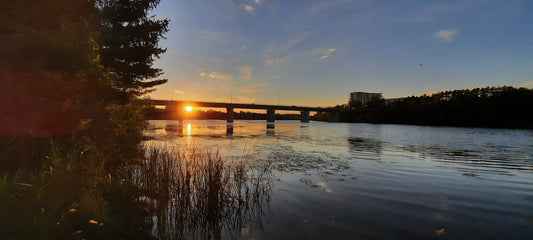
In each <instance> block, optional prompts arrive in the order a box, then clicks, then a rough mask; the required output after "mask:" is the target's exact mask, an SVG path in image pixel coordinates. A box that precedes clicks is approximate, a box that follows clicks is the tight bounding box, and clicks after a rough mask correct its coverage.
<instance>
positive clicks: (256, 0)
mask: <svg viewBox="0 0 533 240" xmlns="http://www.w3.org/2000/svg"><path fill="white" fill-rule="evenodd" d="M254 1H255V4H261V2H262V0H254Z"/></svg>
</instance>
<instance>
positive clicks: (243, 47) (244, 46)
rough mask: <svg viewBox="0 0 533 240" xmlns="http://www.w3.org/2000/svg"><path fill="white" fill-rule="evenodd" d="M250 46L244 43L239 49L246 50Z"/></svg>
mask: <svg viewBox="0 0 533 240" xmlns="http://www.w3.org/2000/svg"><path fill="white" fill-rule="evenodd" d="M247 48H248V47H247V46H246V45H242V47H240V48H239V49H238V50H239V51H246V49H247Z"/></svg>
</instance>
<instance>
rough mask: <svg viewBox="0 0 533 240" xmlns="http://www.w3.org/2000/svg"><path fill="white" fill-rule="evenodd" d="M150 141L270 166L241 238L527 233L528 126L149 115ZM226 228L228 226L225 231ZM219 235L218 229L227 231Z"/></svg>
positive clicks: (531, 153) (532, 146) (532, 164)
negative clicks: (254, 215) (257, 207)
mask: <svg viewBox="0 0 533 240" xmlns="http://www.w3.org/2000/svg"><path fill="white" fill-rule="evenodd" d="M145 134H146V135H147V136H149V137H151V138H152V139H153V140H151V142H155V143H160V144H166V145H169V146H175V147H177V148H178V149H179V148H186V147H188V146H191V145H194V146H197V147H198V149H200V150H201V151H206V152H211V153H215V152H216V153H218V154H219V155H220V156H222V157H223V158H226V159H235V158H242V157H243V156H249V157H247V158H246V159H248V160H247V161H257V162H268V163H270V164H271V166H272V168H273V176H274V177H273V180H272V189H271V192H270V193H269V195H270V196H269V198H268V199H269V200H268V201H267V202H266V203H265V204H266V205H267V206H265V208H264V209H267V210H266V211H265V213H264V214H262V216H261V218H262V219H261V220H260V221H257V220H253V221H252V220H250V222H251V223H250V224H247V225H246V226H242V229H240V232H239V234H238V235H237V236H232V237H236V238H242V239H249V238H253V239H531V236H533V131H531V130H509V129H480V128H453V127H428V126H409V125H377V124H376V125H375V124H354V123H325V122H311V123H309V124H307V125H305V126H301V124H300V122H298V121H276V125H275V128H274V129H267V127H266V123H265V121H244V120H243V121H235V123H234V125H233V133H232V134H228V133H227V128H226V122H225V121H220V120H190V121H187V120H186V121H185V122H184V123H183V127H180V126H179V125H178V122H177V121H150V128H149V130H148V131H146V133H145ZM226 237H228V236H226ZM228 238H229V237H228Z"/></svg>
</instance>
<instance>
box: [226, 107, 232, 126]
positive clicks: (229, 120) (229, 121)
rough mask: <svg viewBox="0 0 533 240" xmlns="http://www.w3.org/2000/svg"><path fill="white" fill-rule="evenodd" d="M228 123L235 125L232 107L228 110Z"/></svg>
mask: <svg viewBox="0 0 533 240" xmlns="http://www.w3.org/2000/svg"><path fill="white" fill-rule="evenodd" d="M226 122H227V123H233V108H232V107H227V108H226Z"/></svg>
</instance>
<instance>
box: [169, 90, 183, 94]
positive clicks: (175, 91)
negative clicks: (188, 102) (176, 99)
mask: <svg viewBox="0 0 533 240" xmlns="http://www.w3.org/2000/svg"><path fill="white" fill-rule="evenodd" d="M172 92H173V93H177V94H184V93H185V92H183V91H181V90H179V89H174V90H172Z"/></svg>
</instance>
